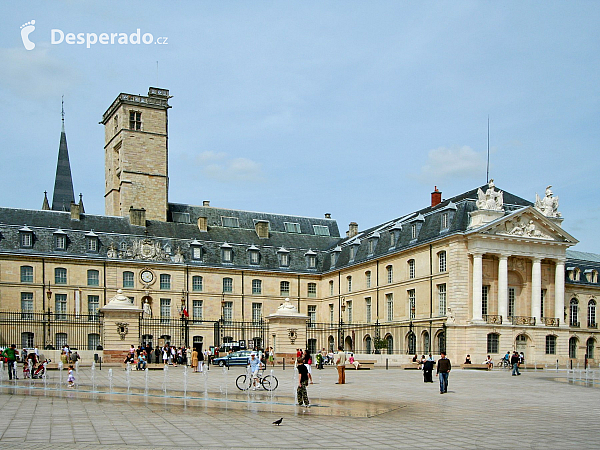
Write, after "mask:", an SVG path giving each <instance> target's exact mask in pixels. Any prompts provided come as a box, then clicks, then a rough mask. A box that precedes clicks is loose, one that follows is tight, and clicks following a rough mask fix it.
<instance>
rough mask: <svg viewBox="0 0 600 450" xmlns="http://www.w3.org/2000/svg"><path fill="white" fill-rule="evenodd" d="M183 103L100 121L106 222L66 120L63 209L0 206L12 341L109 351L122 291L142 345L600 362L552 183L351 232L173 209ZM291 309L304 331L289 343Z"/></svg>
mask: <svg viewBox="0 0 600 450" xmlns="http://www.w3.org/2000/svg"><path fill="white" fill-rule="evenodd" d="M169 98H170V96H169V91H168V90H165V89H157V88H150V89H149V92H148V95H147V96H139V95H130V94H123V93H122V94H119V95H118V96H117V98H116V99H115V100H114V102H113V103H112V104H111V105H110V107H109V108H108V109H107V110H106V112H105V113H104V115H103V116H102V120H101V123H102V124H103V125H104V129H105V145H104V152H105V207H106V209H105V215H101V216H99V215H92V214H87V213H85V211H84V206H83V201H82V198H81V196H80V197H79V201H78V202H76V200H75V197H74V191H73V183H72V179H71V171H70V165H69V157H68V150H67V141H66V134H65V130H64V124H63V130H62V133H61V139H60V147H59V156H58V165H57V171H56V180H55V186H54V192H53V197H52V203H50V201H49V200H48V198H47V197H45V198H44V202H43V206H42V209H40V210H26V209H13V208H0V308H1V310H2V312H0V345H7V344H10V343H12V342H15V343H16V344H17V345H20V346H23V347H33V346H39V347H43V348H47V349H52V348H60V347H61V346H62V345H64V344H67V343H68V344H69V345H71V347H78V348H80V349H82V350H83V349H89V350H93V351H99V350H101V349H103V345H104V344H106V343H105V342H104V341H105V339H104V334H105V329H106V328H107V327H114V324H109V323H106V322H105V321H104V320H103V314H102V308H103V307H104V306H105V305H106V304H107V303H108V302H109V301H110V299H111V298H113V297H115V296H116V295H117V291H118V290H120V292H119V295H120V296H121V297H122V296H125V297H128V298H129V299H130V301H131V302H132V304H133V305H135V306H136V307H137V308H138V309H139V310H140V311H143V312H142V313H141V315H140V319H139V323H136V324H135V326H133V324H130V330H129V334H127V332H128V331H127V329H125V328H127V327H124V328H122V329H120V331H119V332H120V333H121V335H122V336H121V339H124V341H126V343H127V345H129V344H135V345H137V344H139V343H150V344H151V345H154V346H155V345H157V344H162V343H164V342H171V343H172V344H174V345H190V346H192V345H193V346H197V347H203V346H204V347H212V346H223V345H230V346H236V347H237V346H239V347H242V348H244V347H254V346H256V347H265V346H273V347H275V350H276V351H277V346H278V345H283V341H285V342H286V344H287V345H288V346H289V345H290V343H291V344H294V345H295V346H297V347H305V346H308V347H309V348H311V349H312V350H313V351H314V350H315V349H320V348H333V347H334V346H335V347H337V345H338V343H341V344H342V345H344V346H345V348H346V349H347V350H353V351H355V352H357V353H359V354H362V353H370V354H373V353H383V354H386V355H391V356H390V357H392V356H394V355H396V356H395V357H396V359H397V360H399V361H402V360H407V359H408V357H409V356H410V355H413V354H415V353H419V354H422V353H429V352H432V353H434V354H438V353H439V352H440V351H441V350H443V349H446V350H447V352H448V353H449V355H450V357H451V358H452V359H453V360H455V361H457V362H460V361H461V360H463V359H464V357H465V355H466V354H470V355H471V357H472V359H473V361H474V362H481V361H483V360H484V359H485V357H486V355H487V354H491V355H492V356H493V357H494V359H496V360H497V359H499V358H500V357H501V356H502V355H503V354H504V353H505V352H506V351H507V350H513V349H516V350H518V351H523V352H524V354H525V355H526V359H527V360H528V361H530V362H538V363H542V364H556V362H557V361H558V362H559V363H560V364H561V365H564V364H566V363H569V362H570V361H571V360H572V361H576V362H583V361H584V358H586V356H587V357H588V358H589V359H590V360H594V361H596V362H598V361H599V360H600V359H599V355H598V350H597V340H598V337H599V335H598V326H597V321H596V302H597V296H598V293H599V292H600V290H599V287H600V286H599V285H598V271H599V270H600V255H594V254H589V253H583V252H577V251H571V250H569V247H571V246H573V245H575V244H576V243H577V240H576V239H575V238H574V237H573V236H571V235H570V234H569V233H567V232H566V231H565V230H564V229H563V228H562V220H563V219H562V217H561V215H560V213H559V212H558V198H557V197H555V196H554V194H553V193H552V191H551V187H550V186H549V187H547V188H546V190H545V194H544V196H543V197H541V198H540V197H538V196H537V194H536V199H535V201H533V202H532V201H530V200H528V199H525V198H522V197H519V196H517V195H515V194H511V193H509V192H507V191H501V190H499V189H497V188H496V186H495V185H494V183H493V181H492V180H491V181H490V183H489V184H488V185H485V186H481V187H475V188H474V189H472V190H470V191H468V192H465V193H462V194H459V195H456V196H454V197H452V198H448V199H442V194H441V192H439V191H438V190H437V188H436V189H435V190H434V192H432V193H431V202H429V201H427V205H424V207H423V208H422V209H421V210H419V211H414V212H407V211H399V212H397V211H390V216H392V217H394V218H392V219H390V220H389V221H387V222H385V223H382V224H380V225H377V226H374V227H372V228H369V229H367V230H359V228H358V225H357V224H356V223H350V225H349V229H348V231H346V232H345V233H344V235H342V236H341V235H340V232H339V229H338V225H337V223H336V221H335V220H334V219H332V218H331V216H330V215H329V214H325V216H324V217H323V218H308V217H299V216H291V215H285V214H271V213H260V212H249V211H240V210H232V209H227V208H222V207H218V206H211V205H210V204H209V202H207V201H205V202H204V203H203V204H202V206H193V205H185V204H179V203H172V202H170V201H169V196H168V187H169V178H168V177H169V174H168V121H167V117H168V110H169V108H170V105H169ZM532 195H533V193H527V196H528V197H529V198H532ZM428 200H429V199H428ZM397 214H402V215H400V216H397ZM286 298H289V299H290V300H291V301H292V303H293V304H294V305H295V306H296V307H297V309H298V311H299V312H300V314H302V315H305V316H306V318H305V323H306V325H305V326H304V325H303V329H301V330H299V331H300V332H299V333H297V330H296V329H293V330H292V329H290V330H289V333H288V334H289V335H288V336H282V335H281V333H280V335H279V336H276V335H275V334H272V333H270V332H269V320H268V318H269V316H270V315H272V314H274V313H275V312H276V310H277V308H278V307H279V305H281V304H282V303H283V302H284V300H285V299H286ZM111 329H112V328H111ZM123 333H125V334H123ZM288 339H289V342H288ZM294 339H298V340H296V341H294ZM104 350H108V348H104Z"/></svg>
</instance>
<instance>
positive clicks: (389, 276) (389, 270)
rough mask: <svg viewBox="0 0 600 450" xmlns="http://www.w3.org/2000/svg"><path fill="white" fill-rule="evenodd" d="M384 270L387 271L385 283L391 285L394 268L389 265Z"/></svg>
mask: <svg viewBox="0 0 600 450" xmlns="http://www.w3.org/2000/svg"><path fill="white" fill-rule="evenodd" d="M385 269H386V270H387V282H388V284H391V283H393V282H394V268H393V267H392V266H391V265H389V266H387V267H386V268H385Z"/></svg>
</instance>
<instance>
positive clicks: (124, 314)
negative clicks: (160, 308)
mask: <svg viewBox="0 0 600 450" xmlns="http://www.w3.org/2000/svg"><path fill="white" fill-rule="evenodd" d="M100 311H102V313H103V314H104V326H103V327H102V329H103V333H104V336H103V341H102V342H103V345H104V362H107V363H111V362H112V363H114V362H123V361H124V360H125V357H126V356H127V353H128V352H129V348H130V347H131V345H134V346H136V347H137V346H138V345H139V341H140V337H139V334H140V333H139V330H140V314H141V313H142V308H138V307H137V306H135V305H134V304H133V303H131V300H129V298H127V297H126V296H124V295H123V291H122V290H121V289H119V290H118V291H117V295H115V296H114V297H113V298H112V299H111V300H110V301H109V302H108V303H107V304H106V305H105V306H103V307H102V308H100Z"/></svg>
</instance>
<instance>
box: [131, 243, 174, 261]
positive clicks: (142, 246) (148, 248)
mask: <svg viewBox="0 0 600 450" xmlns="http://www.w3.org/2000/svg"><path fill="white" fill-rule="evenodd" d="M127 256H130V257H133V258H134V259H149V260H152V261H170V260H171V258H170V257H169V255H168V254H167V252H165V250H164V249H163V248H162V247H161V246H160V243H159V242H152V241H151V240H150V239H142V240H139V241H134V242H133V248H132V249H128V250H127Z"/></svg>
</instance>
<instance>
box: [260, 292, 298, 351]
mask: <svg viewBox="0 0 600 450" xmlns="http://www.w3.org/2000/svg"><path fill="white" fill-rule="evenodd" d="M307 320H308V316H306V315H304V314H300V313H299V312H298V309H297V308H296V307H295V306H294V305H293V304H292V303H291V302H290V299H289V298H286V299H285V301H284V302H283V303H282V304H281V305H280V306H279V308H277V311H276V312H275V313H274V314H270V315H269V316H267V322H268V324H269V342H270V345H271V347H273V351H274V352H275V358H277V359H281V358H285V359H286V363H288V362H293V360H294V358H296V349H297V348H302V349H303V348H305V347H306V325H307Z"/></svg>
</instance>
